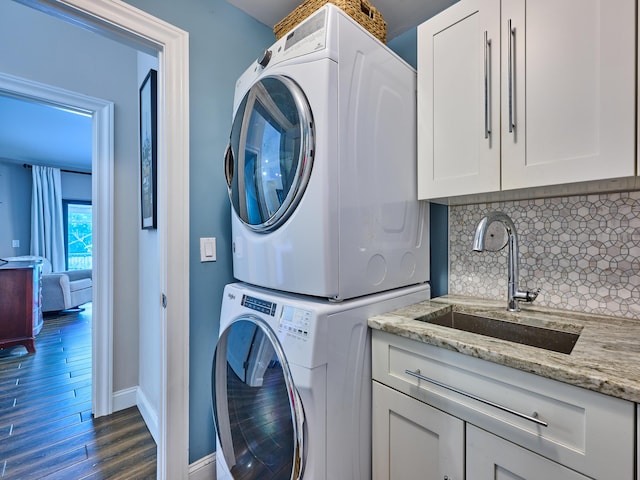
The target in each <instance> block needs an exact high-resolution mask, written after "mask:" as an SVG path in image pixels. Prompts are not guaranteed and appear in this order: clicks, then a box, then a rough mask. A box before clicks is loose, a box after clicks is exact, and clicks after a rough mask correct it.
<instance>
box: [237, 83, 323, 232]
mask: <svg viewBox="0 0 640 480" xmlns="http://www.w3.org/2000/svg"><path fill="white" fill-rule="evenodd" d="M313 149H314V135H313V119H312V115H311V108H310V107H309V102H308V101H307V99H306V97H305V95H304V93H303V92H302V90H301V89H300V87H299V86H298V85H297V84H296V83H295V82H294V81H293V80H291V79H290V78H288V77H283V76H273V77H265V78H263V79H262V80H260V81H258V82H257V83H255V84H254V85H253V86H252V87H251V89H250V90H249V91H248V92H247V94H246V95H245V96H244V98H243V99H242V102H241V103H240V106H239V107H238V109H237V111H236V114H235V117H234V120H233V126H232V129H231V138H230V140H229V146H228V147H227V151H226V153H225V176H226V178H227V186H228V187H229V198H230V199H231V204H232V206H233V209H234V210H235V212H236V214H237V215H238V217H239V218H240V220H242V221H243V222H244V223H245V225H247V226H248V227H249V228H250V229H252V230H254V231H256V232H261V233H267V232H270V231H272V230H275V229H277V228H278V227H279V226H280V225H282V224H283V223H284V222H285V221H286V220H287V218H289V216H290V215H291V214H292V213H293V211H294V210H295V208H296V206H297V205H298V202H299V201H300V198H301V197H302V195H303V194H304V190H305V188H306V186H307V183H308V181H309V176H310V175H311V166H312V164H313Z"/></svg>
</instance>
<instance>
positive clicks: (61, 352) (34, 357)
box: [0, 304, 156, 480]
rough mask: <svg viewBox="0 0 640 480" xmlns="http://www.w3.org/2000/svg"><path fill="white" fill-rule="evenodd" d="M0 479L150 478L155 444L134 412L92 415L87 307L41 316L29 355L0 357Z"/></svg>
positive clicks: (13, 351)
mask: <svg viewBox="0 0 640 480" xmlns="http://www.w3.org/2000/svg"><path fill="white" fill-rule="evenodd" d="M0 478H1V479H2V480H5V479H20V480H29V479H46V480H74V479H93V480H100V479H122V480H125V479H126V480H132V479H140V480H142V479H149V480H151V479H155V478H156V445H155V443H154V441H153V438H152V437H151V434H150V433H149V430H148V429H147V427H146V425H145V423H144V421H143V419H142V417H141V416H140V412H139V411H138V409H137V408H136V407H132V408H129V409H126V410H122V411H120V412H116V413H114V414H113V415H109V416H108V417H100V418H93V416H92V415H91V306H90V304H88V305H87V308H86V309H85V310H84V311H82V312H76V313H68V314H65V315H57V316H54V317H48V316H45V319H44V326H43V328H42V331H41V332H40V334H39V335H38V336H37V337H36V353H35V354H30V355H29V354H27V352H26V349H25V348H24V347H22V346H17V347H11V348H7V349H5V350H0Z"/></svg>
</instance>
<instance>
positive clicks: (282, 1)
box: [227, 0, 458, 40]
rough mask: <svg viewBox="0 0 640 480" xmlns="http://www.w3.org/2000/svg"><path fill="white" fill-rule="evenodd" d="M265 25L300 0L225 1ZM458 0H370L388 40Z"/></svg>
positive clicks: (300, 1) (294, 6) (269, 25)
mask: <svg viewBox="0 0 640 480" xmlns="http://www.w3.org/2000/svg"><path fill="white" fill-rule="evenodd" d="M227 1H228V2H229V3H230V4H231V5H235V6H236V7H238V8H239V9H241V10H244V11H245V12H246V13H248V14H249V15H250V16H252V17H253V18H255V19H256V20H258V21H259V22H261V23H264V24H265V25H267V26H268V27H271V28H273V26H274V25H275V24H276V23H278V22H279V21H280V20H282V19H283V18H284V17H286V16H287V15H288V14H289V13H290V12H291V11H292V10H293V9H294V8H296V7H297V6H298V5H300V4H301V3H302V0H259V1H256V0H227ZM457 1H458V0H370V3H371V4H372V5H373V6H374V7H375V8H377V9H378V10H380V13H381V14H382V17H383V18H384V19H385V21H386V22H387V40H391V39H393V38H395V37H397V36H398V35H400V34H402V33H405V32H406V31H407V30H410V29H412V28H414V27H416V26H417V25H419V24H421V23H422V22H424V21H425V20H427V19H428V18H431V17H433V16H434V15H435V14H437V13H439V12H441V11H442V10H444V9H445V8H447V7H449V6H450V5H453V4H454V3H456V2H457Z"/></svg>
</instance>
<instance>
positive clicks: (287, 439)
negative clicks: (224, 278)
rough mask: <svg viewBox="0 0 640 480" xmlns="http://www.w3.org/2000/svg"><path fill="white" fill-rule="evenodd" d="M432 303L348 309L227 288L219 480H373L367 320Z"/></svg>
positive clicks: (391, 299) (215, 383)
mask: <svg viewBox="0 0 640 480" xmlns="http://www.w3.org/2000/svg"><path fill="white" fill-rule="evenodd" d="M428 298H429V287H428V285H421V286H411V287H404V288H401V289H397V290H393V291H389V292H384V293H381V294H375V295H369V296H367V297H363V298H358V299H354V300H346V301H344V302H340V303H336V302H331V301H329V300H322V299H313V298H310V297H303V296H299V295H291V294H284V293H276V292H273V291H271V290H267V289H262V288H259V287H252V286H249V285H246V284H242V283H236V284H230V285H227V286H226V287H225V290H224V298H223V302H222V312H221V318H220V332H221V333H220V337H219V341H218V344H217V346H216V351H215V355H214V361H213V367H212V396H213V411H214V420H215V424H216V432H217V454H216V464H217V478H218V480H228V479H232V478H238V479H239V478H242V479H246V480H252V479H255V480H275V479H278V480H280V479H285V480H290V479H291V480H297V479H304V480H335V479H349V480H370V479H371V344H370V334H369V330H368V328H367V319H368V318H369V317H370V316H372V315H377V314H381V313H384V312H388V311H391V310H394V309H396V308H401V307H403V306H406V305H409V304H413V303H417V302H420V301H423V300H426V299H428ZM229 467H231V468H229Z"/></svg>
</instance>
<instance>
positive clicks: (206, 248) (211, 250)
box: [200, 237, 216, 262]
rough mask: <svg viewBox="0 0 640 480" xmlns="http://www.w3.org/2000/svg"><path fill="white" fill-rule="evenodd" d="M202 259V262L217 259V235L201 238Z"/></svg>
mask: <svg viewBox="0 0 640 480" xmlns="http://www.w3.org/2000/svg"><path fill="white" fill-rule="evenodd" d="M200 261H201V262H215V261H216V238H215V237H202V238H200Z"/></svg>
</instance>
